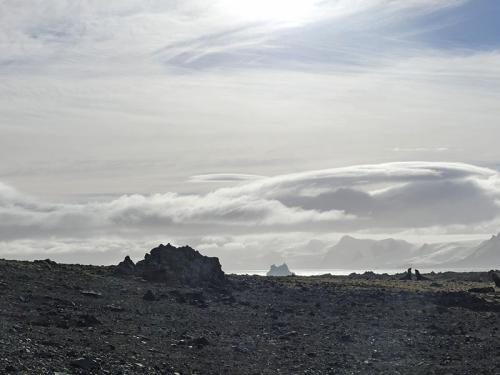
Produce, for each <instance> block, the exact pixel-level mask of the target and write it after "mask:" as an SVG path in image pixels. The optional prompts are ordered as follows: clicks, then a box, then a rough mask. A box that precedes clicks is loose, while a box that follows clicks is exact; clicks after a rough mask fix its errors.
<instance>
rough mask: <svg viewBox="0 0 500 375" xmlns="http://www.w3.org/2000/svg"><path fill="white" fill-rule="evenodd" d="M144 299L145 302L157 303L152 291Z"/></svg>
mask: <svg viewBox="0 0 500 375" xmlns="http://www.w3.org/2000/svg"><path fill="white" fill-rule="evenodd" d="M142 299H143V300H145V301H156V296H155V295H154V293H153V292H152V291H151V290H148V291H147V292H146V294H145V295H144V296H143V297H142Z"/></svg>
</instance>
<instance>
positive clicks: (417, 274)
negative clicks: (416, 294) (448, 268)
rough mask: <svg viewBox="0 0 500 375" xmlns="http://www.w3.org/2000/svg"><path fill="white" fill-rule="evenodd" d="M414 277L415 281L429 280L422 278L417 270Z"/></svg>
mask: <svg viewBox="0 0 500 375" xmlns="http://www.w3.org/2000/svg"><path fill="white" fill-rule="evenodd" d="M415 277H416V278H417V281H425V280H429V278H427V277H425V276H423V275H422V274H421V273H420V271H419V270H415Z"/></svg>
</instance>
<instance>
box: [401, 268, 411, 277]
mask: <svg viewBox="0 0 500 375" xmlns="http://www.w3.org/2000/svg"><path fill="white" fill-rule="evenodd" d="M411 279H412V273H411V268H408V270H407V271H406V272H405V273H404V275H403V276H402V277H400V278H399V280H411Z"/></svg>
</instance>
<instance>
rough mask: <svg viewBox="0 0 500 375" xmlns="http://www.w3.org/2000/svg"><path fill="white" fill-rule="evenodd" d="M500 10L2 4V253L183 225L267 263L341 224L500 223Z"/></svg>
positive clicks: (133, 244) (151, 1)
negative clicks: (499, 20)
mask: <svg viewBox="0 0 500 375" xmlns="http://www.w3.org/2000/svg"><path fill="white" fill-rule="evenodd" d="M499 16H500V3H499V2H498V1H496V0H469V1H467V0H407V1H396V0H322V1H317V0H265V1H264V0H253V1H246V0H214V1H211V2H209V3H207V2H206V1H201V0H183V1H176V0H171V1H165V0H162V1H160V0H120V1H118V0H116V1H113V0H111V1H107V2H102V1H94V0H87V1H76V0H51V1H41V0H40V1H33V0H30V1H24V0H3V1H0V257H8V258H22V259H32V258H37V257H38V258H40V257H51V258H54V259H56V260H62V261H71V262H75V261H78V262H83V263H97V264H102V263H112V262H115V261H117V260H118V259H120V258H122V257H123V256H124V255H126V254H131V255H132V256H133V257H134V256H135V257H140V256H141V255H142V254H143V253H144V252H145V251H146V250H148V249H149V248H151V247H153V246H155V245H157V244H158V243H160V242H163V243H166V242H172V243H174V244H179V245H183V244H190V245H192V246H195V247H197V248H199V249H200V250H202V251H203V252H206V253H209V254H213V255H218V256H221V257H222V258H223V259H225V260H226V261H227V262H229V260H230V259H231V258H232V257H234V256H235V254H247V255H248V254H250V255H251V256H255V257H261V258H263V259H266V261H267V260H269V261H270V262H271V261H274V260H277V259H283V258H286V256H285V255H286V254H288V253H289V252H299V253H300V252H303V253H304V254H306V255H307V254H311V255H314V254H316V253H321V251H323V250H324V248H325V247H326V246H328V245H331V244H332V242H335V241H336V240H337V239H338V238H339V237H340V236H341V235H343V234H346V233H349V234H354V235H358V236H365V237H377V236H379V237H380V236H382V237H389V236H390V237H397V238H405V239H409V240H414V241H420V242H423V241H438V240H442V239H453V240H458V239H471V238H483V237H484V238H486V237H487V236H489V235H491V234H493V233H498V231H499V225H498V224H499V222H500V206H499V205H500V201H499V198H500V174H499V173H500V172H499V168H500V148H499V147H498V146H497V143H498V141H497V140H498V139H500V126H499V125H498V124H499V119H500V105H499V103H500V23H499V22H498V19H499ZM228 264H229V263H228ZM223 265H224V262H223Z"/></svg>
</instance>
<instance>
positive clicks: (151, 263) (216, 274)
mask: <svg viewBox="0 0 500 375" xmlns="http://www.w3.org/2000/svg"><path fill="white" fill-rule="evenodd" d="M135 274H136V275H137V276H141V277H142V278H144V279H145V280H148V281H155V282H163V283H167V284H169V285H189V286H194V287H206V286H221V285H222V284H224V283H225V275H224V272H222V268H221V265H220V263H219V259H218V258H211V257H206V256H203V255H201V254H200V253H199V252H198V251H196V250H194V249H192V248H191V247H189V246H184V247H175V246H172V245H170V244H168V245H167V246H164V245H160V246H158V247H157V248H155V249H153V250H151V252H150V253H149V254H146V255H145V257H144V260H141V261H139V262H137V264H136V265H135Z"/></svg>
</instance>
